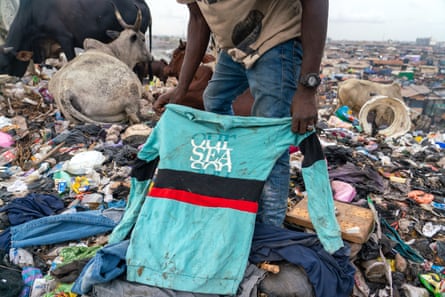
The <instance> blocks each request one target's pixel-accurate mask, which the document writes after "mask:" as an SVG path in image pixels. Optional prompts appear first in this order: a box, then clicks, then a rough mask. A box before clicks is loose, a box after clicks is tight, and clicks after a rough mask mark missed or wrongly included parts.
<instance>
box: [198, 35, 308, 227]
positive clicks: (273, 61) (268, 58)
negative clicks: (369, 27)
mask: <svg viewBox="0 0 445 297" xmlns="http://www.w3.org/2000/svg"><path fill="white" fill-rule="evenodd" d="M302 56H303V50H302V47H301V43H300V42H299V41H298V40H295V39H293V40H289V41H287V42H284V43H281V44H279V45H277V46H275V47H274V48H272V49H270V50H269V51H267V52H266V53H264V54H263V56H262V57H261V58H260V59H259V60H258V61H256V63H255V64H254V65H253V66H252V68H250V69H245V67H244V66H243V65H242V64H240V63H237V62H234V61H233V60H232V58H231V57H230V56H229V55H228V54H227V53H226V52H224V51H222V52H221V54H220V55H219V58H218V63H217V64H216V67H215V72H214V74H213V76H212V79H211V80H210V82H209V84H208V86H207V88H206V90H205V92H204V107H205V109H206V110H207V111H211V112H215V113H219V114H233V109H232V102H233V101H234V100H235V98H236V97H237V96H238V95H240V94H241V93H242V92H243V91H245V90H246V89H247V88H249V87H250V91H251V93H252V95H253V97H254V98H255V101H254V104H253V106H252V112H251V114H252V115H253V116H259V117H271V118H281V117H288V116H290V110H291V104H292V98H293V96H294V93H295V91H296V90H297V79H298V77H299V75H300V67H301V60H302ZM258 149H268V148H266V147H264V148H258ZM258 162H261V160H258ZM288 194H289V153H288V152H285V153H284V154H283V155H282V156H281V157H280V158H279V159H278V160H277V162H276V164H275V166H274V167H273V169H272V171H271V173H270V175H269V177H268V179H267V181H266V183H265V185H264V188H263V192H262V194H261V197H260V200H259V210H258V214H257V221H258V222H261V223H266V224H271V225H275V226H281V225H282V223H283V221H284V218H285V215H286V210H287V197H288Z"/></svg>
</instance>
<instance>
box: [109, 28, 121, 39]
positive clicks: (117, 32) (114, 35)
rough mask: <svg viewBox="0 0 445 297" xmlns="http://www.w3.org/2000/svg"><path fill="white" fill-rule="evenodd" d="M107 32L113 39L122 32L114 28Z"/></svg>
mask: <svg viewBox="0 0 445 297" xmlns="http://www.w3.org/2000/svg"><path fill="white" fill-rule="evenodd" d="M106 34H107V36H108V37H110V38H111V39H113V40H115V39H117V38H118V37H119V34H120V32H119V31H114V30H107V31H106Z"/></svg>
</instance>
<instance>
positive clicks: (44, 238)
mask: <svg viewBox="0 0 445 297" xmlns="http://www.w3.org/2000/svg"><path fill="white" fill-rule="evenodd" d="M105 212H106V210H105V211H103V212H101V211H97V210H92V211H84V212H77V213H65V214H59V215H53V216H48V217H43V218H40V219H35V220H32V221H30V222H28V223H24V224H20V225H17V226H13V227H11V246H12V247H15V248H20V247H28V246H35V245H47V244H54V243H60V242H64V241H70V240H77V239H82V238H86V237H89V236H93V235H98V234H102V233H105V232H108V231H111V230H112V229H113V228H114V227H115V226H116V224H117V221H114V220H112V219H110V218H108V217H107V216H105V215H104V213H105Z"/></svg>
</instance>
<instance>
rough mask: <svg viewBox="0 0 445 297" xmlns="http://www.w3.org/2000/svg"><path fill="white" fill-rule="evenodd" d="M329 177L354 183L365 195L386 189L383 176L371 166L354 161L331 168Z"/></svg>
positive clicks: (358, 190)
mask: <svg viewBox="0 0 445 297" xmlns="http://www.w3.org/2000/svg"><path fill="white" fill-rule="evenodd" d="M329 177H330V178H331V179H334V180H340V181H343V182H346V183H350V184H352V185H354V187H355V188H356V189H357V192H359V193H361V194H362V195H365V196H364V197H366V195H367V194H368V193H370V192H371V193H383V192H384V191H385V184H384V180H383V178H382V176H381V175H380V174H379V173H378V172H377V171H376V170H374V169H373V168H371V167H370V166H366V167H364V168H360V167H358V166H356V165H354V164H353V163H350V162H347V163H346V164H345V165H343V166H341V167H337V168H336V169H332V170H329ZM363 193H365V194H363Z"/></svg>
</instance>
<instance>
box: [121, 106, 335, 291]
mask: <svg viewBox="0 0 445 297" xmlns="http://www.w3.org/2000/svg"><path fill="white" fill-rule="evenodd" d="M314 137H315V139H317V138H316V136H315V134H313V133H306V134H295V133H292V131H291V119H290V118H279V119H278V118H273V119H272V118H259V117H238V116H227V115H218V114H214V113H210V112H205V111H199V110H195V109H192V108H188V107H185V106H181V105H174V104H169V105H167V109H166V111H165V113H164V114H163V115H162V117H161V119H160V121H159V122H158V124H157V125H156V127H155V128H154V129H153V131H152V134H151V135H150V136H149V138H148V139H147V141H146V143H145V144H144V146H143V147H142V149H141V151H140V152H139V154H138V157H139V158H140V159H142V160H145V161H146V162H151V161H154V160H156V159H157V158H158V157H159V164H158V167H157V168H158V169H157V170H158V171H157V174H156V175H155V177H154V183H153V186H152V188H151V190H150V191H149V192H148V195H147V197H146V199H138V201H140V202H139V203H140V204H139V206H135V205H134V204H132V209H133V210H134V209H137V210H139V209H140V211H139V214H138V215H137V216H135V215H134V214H133V215H132V220H133V221H136V223H135V225H134V230H133V232H132V234H131V240H130V245H129V248H128V252H127V266H128V268H127V279H128V280H129V281H135V282H140V283H145V284H148V285H152V286H157V287H164V288H170V289H175V290H180V291H190V292H195V293H209V294H224V295H235V294H236V291H237V289H238V286H239V284H240V282H241V280H242V278H243V275H244V271H245V268H246V266H247V260H248V256H249V253H250V245H251V240H252V235H253V228H254V223H255V215H256V211H257V200H258V198H259V196H260V193H261V190H262V186H263V185H264V182H265V180H266V179H267V177H268V176H269V173H270V171H271V169H272V167H273V165H274V164H275V162H276V160H277V159H278V158H279V157H280V156H281V155H282V154H283V152H284V151H285V150H287V149H288V148H289V145H301V144H303V143H304V141H305V140H308V139H313V138H314ZM317 143H318V145H319V142H317ZM318 152H320V150H318ZM307 154H308V153H307ZM319 157H320V156H318V158H308V159H307V160H312V161H310V162H309V163H308V162H306V163H305V164H304V166H306V167H305V168H303V175H304V176H303V177H304V179H305V182H306V179H308V182H309V183H308V186H310V187H312V189H307V191H308V195H309V212H310V215H311V219H312V220H313V224H314V227H315V229H316V231H317V233H318V234H319V237H320V240H321V242H322V243H323V245H324V247H325V248H326V249H327V250H328V251H330V252H334V251H336V250H337V249H338V248H340V247H341V246H343V241H342V240H341V236H340V229H339V226H338V224H337V222H336V219H335V214H334V205H333V198H332V191H331V189H330V185H329V179H328V175H327V167H326V162H325V161H324V159H320V158H319ZM305 159H306V156H305ZM121 223H122V226H125V227H124V228H119V226H118V227H117V228H116V230H118V231H119V232H118V233H117V232H116V233H115V232H113V234H112V239H113V241H117V240H119V239H123V238H124V237H125V235H126V234H127V233H128V230H129V228H130V226H132V224H131V223H130V224H129V223H128V221H127V222H121ZM119 225H121V224H119ZM126 232H127V233H126ZM119 234H120V235H119Z"/></svg>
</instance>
